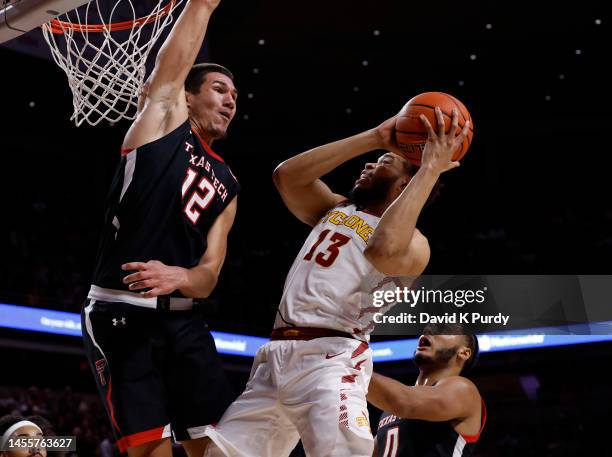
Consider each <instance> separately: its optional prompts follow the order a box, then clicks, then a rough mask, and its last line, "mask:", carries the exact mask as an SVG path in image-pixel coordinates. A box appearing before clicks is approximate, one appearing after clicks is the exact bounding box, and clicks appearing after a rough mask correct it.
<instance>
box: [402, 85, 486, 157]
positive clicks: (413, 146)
mask: <svg viewBox="0 0 612 457" xmlns="http://www.w3.org/2000/svg"><path fill="white" fill-rule="evenodd" d="M436 106H439V107H440V109H441V110H442V115H443V116H444V131H446V132H448V130H449V129H450V125H451V119H452V116H453V108H457V110H458V111H459V125H458V128H457V132H456V133H457V134H458V133H459V132H461V130H462V129H463V126H464V125H465V122H466V121H470V131H469V132H468V135H467V137H466V138H465V140H464V141H463V143H462V144H461V146H460V147H459V148H457V151H456V152H455V154H454V155H453V160H461V159H462V158H463V156H465V153H466V152H467V150H468V149H469V147H470V144H472V137H473V136H474V128H473V127H474V124H473V122H472V117H471V116H470V113H469V111H468V110H467V108H466V107H465V105H464V104H463V103H461V102H460V101H459V100H457V99H456V98H455V97H453V96H452V95H449V94H445V93H444V92H425V93H422V94H419V95H417V96H415V97H413V98H411V99H410V100H409V101H408V103H406V104H405V105H404V107H403V108H402V110H401V111H400V112H399V114H398V115H397V120H396V121H395V135H396V136H395V137H396V140H397V144H398V146H399V148H400V150H401V151H402V152H403V154H404V156H405V157H406V158H407V159H408V160H409V161H410V162H412V163H413V164H414V165H421V155H422V154H423V149H424V147H425V142H426V141H427V130H426V129H425V126H424V125H423V122H421V119H419V115H421V114H424V115H425V116H427V119H428V120H429V122H430V123H431V126H432V127H433V129H434V131H436V132H437V131H438V121H437V120H436V113H435V111H434V109H435V107H436Z"/></svg>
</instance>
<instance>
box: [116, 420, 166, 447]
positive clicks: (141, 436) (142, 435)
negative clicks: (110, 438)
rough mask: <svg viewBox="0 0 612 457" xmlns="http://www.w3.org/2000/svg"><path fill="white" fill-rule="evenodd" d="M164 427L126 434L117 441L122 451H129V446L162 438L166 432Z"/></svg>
mask: <svg viewBox="0 0 612 457" xmlns="http://www.w3.org/2000/svg"><path fill="white" fill-rule="evenodd" d="M164 428H166V427H165V426H163V427H158V428H153V429H151V430H145V431H144V432H138V433H133V434H131V435H127V436H124V437H123V438H121V439H120V440H118V441H117V447H118V448H119V451H120V452H127V450H128V448H130V447H134V446H140V445H141V444H145V443H150V442H151V441H157V440H161V439H162V438H163V434H164Z"/></svg>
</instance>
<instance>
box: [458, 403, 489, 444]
mask: <svg viewBox="0 0 612 457" xmlns="http://www.w3.org/2000/svg"><path fill="white" fill-rule="evenodd" d="M480 401H481V403H482V410H481V417H480V430H479V431H478V433H477V434H476V435H461V436H462V437H463V439H464V440H465V442H466V443H475V442H476V441H478V438H480V434H481V433H482V431H483V429H484V426H485V423H486V422H487V407H486V405H485V402H484V400H483V399H482V398H481V399H480Z"/></svg>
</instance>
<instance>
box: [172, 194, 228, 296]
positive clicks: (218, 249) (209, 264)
mask: <svg viewBox="0 0 612 457" xmlns="http://www.w3.org/2000/svg"><path fill="white" fill-rule="evenodd" d="M237 208H238V197H234V199H233V200H232V201H231V203H230V204H229V205H228V206H227V207H226V208H225V209H224V210H223V212H222V213H221V214H220V215H219V217H217V219H216V220H215V223H214V224H213V225H212V227H211V228H210V230H209V231H208V236H207V238H206V240H207V243H208V247H207V249H206V252H205V253H204V255H203V256H202V259H200V263H199V264H198V265H197V266H195V267H193V268H191V269H189V270H188V280H187V284H186V285H185V286H183V287H181V288H180V289H179V290H180V291H181V293H182V294H183V295H185V296H186V297H190V298H206V297H208V296H209V295H210V294H211V292H212V291H213V290H214V288H215V286H216V285H217V280H218V279H219V274H220V273H221V267H223V263H224V262H225V254H226V253H227V237H228V235H229V232H230V230H231V228H232V225H233V224H234V219H235V217H236V210H237Z"/></svg>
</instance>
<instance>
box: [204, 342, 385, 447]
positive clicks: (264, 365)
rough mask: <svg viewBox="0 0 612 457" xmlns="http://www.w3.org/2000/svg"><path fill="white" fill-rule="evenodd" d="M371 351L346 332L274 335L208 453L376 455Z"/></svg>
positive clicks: (211, 432) (215, 430)
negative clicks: (369, 399) (298, 449)
mask: <svg viewBox="0 0 612 457" xmlns="http://www.w3.org/2000/svg"><path fill="white" fill-rule="evenodd" d="M371 376H372V353H371V350H370V349H369V347H368V345H367V344H366V343H363V342H361V341H358V340H354V339H350V338H342V337H325V338H316V339H313V340H310V341H298V340H283V341H271V342H269V343H267V344H266V345H264V346H262V347H261V348H260V349H259V351H258V352H257V355H256V357H255V361H254V363H253V368H252V370H251V377H250V379H249V382H248V383H247V386H246V389H245V391H244V392H243V393H242V395H241V396H240V397H239V398H238V399H237V400H236V401H235V402H234V403H233V404H232V405H231V406H230V407H229V408H228V409H227V411H226V412H225V414H224V415H223V417H222V418H221V421H220V422H219V423H218V424H217V425H216V426H214V427H213V426H209V427H207V428H206V435H207V436H209V437H210V438H211V440H212V443H210V445H209V446H208V449H207V451H206V453H205V456H206V457H219V456H226V457H286V456H288V455H289V454H290V452H291V451H292V450H293V448H294V447H295V445H296V444H297V443H298V440H299V439H300V438H301V439H302V445H303V446H304V450H305V451H306V455H307V456H309V457H332V456H333V457H349V456H350V457H362V456H363V457H371V455H372V451H373V446H374V444H373V438H372V433H371V431H370V422H369V416H368V408H367V403H366V394H367V388H368V384H369V382H370V377H371Z"/></svg>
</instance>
